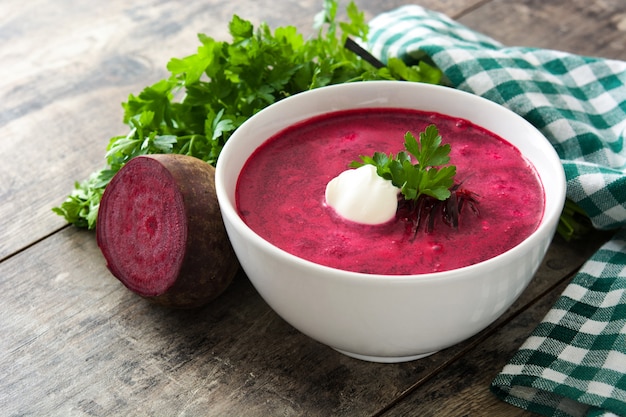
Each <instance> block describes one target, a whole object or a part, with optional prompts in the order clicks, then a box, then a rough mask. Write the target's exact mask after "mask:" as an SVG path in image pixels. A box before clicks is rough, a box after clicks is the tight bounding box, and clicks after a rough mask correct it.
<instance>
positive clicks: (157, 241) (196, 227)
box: [96, 154, 239, 308]
mask: <svg viewBox="0 0 626 417" xmlns="http://www.w3.org/2000/svg"><path fill="white" fill-rule="evenodd" d="M214 174H215V169H214V168H213V167H212V166H211V165H209V164H208V163H206V162H204V161H201V160H200V159H197V158H194V157H191V156H185V155H174V154H166V155H146V156H138V157H136V158H133V159H131V160H130V161H129V162H128V163H127V164H126V165H125V166H124V167H123V168H122V169H121V170H120V171H119V172H118V173H117V174H116V175H115V177H114V178H113V179H112V180H111V182H110V183H109V185H107V187H106V189H105V192H104V195H103V196H102V200H101V202H100V208H99V210H98V221H97V224H96V237H97V242H98V246H99V247H100V250H101V251H102V254H103V255H104V258H105V260H106V262H107V267H108V268H109V270H110V271H111V273H112V274H113V275H114V276H115V277H116V278H118V279H119V280H120V281H121V282H122V283H123V284H124V285H125V286H126V287H128V288H129V289H130V290H131V291H133V292H135V293H137V294H139V295H141V296H143V297H145V298H147V299H149V300H151V301H154V302H156V303H158V304H162V305H165V306H169V307H175V308H193V307H199V306H202V305H204V304H207V303H208V302H210V301H212V300H213V299H215V298H216V297H217V296H218V295H220V294H221V293H222V292H223V291H224V290H225V289H226V288H227V287H228V285H229V284H230V283H231V281H232V280H233V278H234V276H235V274H236V272H237V270H238V267H239V264H238V262H237V259H236V257H235V254H234V252H233V250H232V247H231V245H230V242H229V240H228V237H227V235H226V230H225V228H224V224H223V222H222V217H221V214H220V211H219V206H218V202H217V196H216V195H215V181H214Z"/></svg>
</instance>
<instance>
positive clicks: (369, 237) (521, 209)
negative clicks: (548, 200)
mask: <svg viewBox="0 0 626 417" xmlns="http://www.w3.org/2000/svg"><path fill="white" fill-rule="evenodd" d="M429 124H435V125H436V126H437V128H438V129H439V133H440V134H441V136H442V138H443V143H450V145H451V148H452V150H451V152H450V164H452V165H456V167H457V174H456V180H457V182H458V181H462V182H463V187H464V188H465V189H467V190H470V191H472V192H474V193H476V194H478V208H479V214H478V215H476V214H474V213H473V212H472V211H471V210H469V209H468V208H467V207H465V208H464V210H463V211H462V212H461V215H460V219H459V222H460V224H459V226H458V228H457V229H453V228H451V227H449V226H447V225H446V224H444V223H443V221H442V220H441V219H437V221H436V222H435V225H434V230H433V231H432V232H431V233H426V232H425V231H424V230H422V229H421V228H420V229H419V230H418V231H417V234H416V235H414V234H413V233H412V232H411V230H410V227H407V223H406V222H405V221H403V220H400V219H393V220H391V221H389V222H387V223H384V224H381V225H374V226H368V225H363V224H358V223H354V222H350V221H347V220H346V219H344V218H342V217H340V216H338V215H337V214H336V213H335V211H334V210H333V209H332V208H331V207H329V206H327V205H326V203H325V197H324V193H325V189H326V184H327V183H328V182H329V181H330V180H331V179H333V178H334V177H336V176H337V175H338V174H339V173H341V172H343V171H345V170H346V169H348V165H349V163H350V162H351V161H353V160H357V159H359V156H360V155H369V156H371V155H372V154H373V153H374V152H376V151H378V152H385V153H390V152H393V153H394V154H396V153H398V152H399V151H401V150H403V147H404V135H405V133H406V132H407V131H410V132H411V133H413V134H414V135H415V136H416V137H418V134H419V132H422V131H423V130H424V129H425V128H426V126H428V125H429ZM236 202H237V208H238V211H239V214H240V216H241V217H242V218H243V220H244V221H245V222H246V224H247V225H248V226H249V227H250V228H251V229H252V230H254V231H255V232H256V233H257V234H259V235H260V236H261V237H263V238H264V239H266V240H267V241H269V242H271V243H272V244H274V245H275V246H277V247H279V248H281V249H283V250H285V251H287V252H290V253H292V254H293V255H296V256H298V257H301V258H304V259H307V260H309V261H312V262H315V263H318V264H321V265H326V266H330V267H333V268H338V269H344V270H348V271H356V272H362V273H369V274H386V275H410V274H421V273H429V272H437V271H445V270H450V269H455V268H460V267H463V266H467V265H471V264H474V263H477V262H481V261H484V260H486V259H489V258H492V257H494V256H497V255H499V254H501V253H503V252H505V251H507V250H508V249H511V248H512V247H514V246H515V245H517V244H518V243H520V242H521V241H523V240H524V239H525V238H526V237H527V236H528V235H530V234H531V233H532V232H533V231H534V230H535V229H536V228H537V226H538V224H539V222H540V221H541V218H542V215H543V210H544V192H543V187H542V185H541V183H540V181H539V178H538V176H537V173H536V171H535V169H534V168H533V167H532V166H531V165H530V163H529V162H528V161H527V160H526V159H525V158H524V157H523V156H522V155H521V154H520V152H519V150H518V149H517V148H515V147H514V146H512V145H511V144H510V143H508V142H506V141H505V140H503V139H502V138H500V137H498V136H496V135H495V134H493V133H491V132H489V131H487V130H485V129H483V128H480V127H478V126H476V125H474V124H472V123H470V122H468V121H466V120H460V119H456V118H451V117H448V116H445V115H441V114H434V113H426V112H419V111H412V110H398V109H378V108H376V109H365V110H354V111H342V112H335V113H330V114H327V115H324V116H321V117H316V118H313V119H311V120H308V121H305V122H303V123H300V124H298V125H294V126H291V127H289V128H287V129H285V130H284V131H282V132H280V133H278V134H276V135H275V136H273V137H272V138H270V139H268V140H267V141H266V142H265V143H264V144H263V145H262V146H260V147H259V148H258V149H257V150H256V151H255V152H254V154H253V155H252V156H251V157H250V158H249V159H248V161H247V162H246V164H245V166H244V168H243V170H242V172H241V174H240V176H239V180H238V184H237V189H236Z"/></svg>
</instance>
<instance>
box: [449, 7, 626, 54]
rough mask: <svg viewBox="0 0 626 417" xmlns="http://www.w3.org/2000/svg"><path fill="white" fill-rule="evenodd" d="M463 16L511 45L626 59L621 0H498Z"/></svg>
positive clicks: (469, 23) (624, 15)
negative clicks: (512, 0) (513, 0)
mask: <svg viewBox="0 0 626 417" xmlns="http://www.w3.org/2000/svg"><path fill="white" fill-rule="evenodd" d="M459 20H460V21H461V22H463V23H464V24H466V25H467V26H469V27H471V28H473V29H476V30H479V31H481V32H483V33H485V34H487V35H489V36H492V37H494V38H495V39H497V40H498V41H500V42H502V43H504V44H505V45H508V46H531V47H538V48H548V49H557V50H562V51H568V52H572V53H575V54H581V55H588V56H600V57H603V58H614V59H621V60H624V59H626V2H624V1H622V0H602V1H600V0H595V1H589V0H551V1H541V0H523V1H515V2H511V1H505V0H495V1H491V2H488V3H487V4H485V5H484V6H483V7H480V8H478V9H477V10H475V11H472V12H471V13H469V14H467V15H464V16H463V17H462V18H460V19H459Z"/></svg>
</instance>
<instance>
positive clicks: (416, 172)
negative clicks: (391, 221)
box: [350, 125, 456, 201]
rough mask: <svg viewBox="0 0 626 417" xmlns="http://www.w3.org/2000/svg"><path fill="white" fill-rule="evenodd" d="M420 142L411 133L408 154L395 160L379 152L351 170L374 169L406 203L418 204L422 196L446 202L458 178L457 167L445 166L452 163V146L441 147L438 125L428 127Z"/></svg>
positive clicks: (407, 139) (407, 137)
mask: <svg viewBox="0 0 626 417" xmlns="http://www.w3.org/2000/svg"><path fill="white" fill-rule="evenodd" d="M419 138H420V140H419V141H418V140H417V139H416V138H415V136H413V134H412V133H411V132H407V133H406V134H405V135H404V148H405V150H406V152H405V151H401V152H399V153H398V154H397V155H395V156H394V155H393V154H389V155H386V154H384V153H381V152H375V153H374V155H373V156H372V157H369V156H361V157H360V158H361V161H353V162H352V163H351V164H350V166H351V167H359V166H362V165H364V164H371V165H374V166H375V167H376V172H377V173H378V175H379V176H381V177H382V178H385V179H388V180H390V181H391V182H392V184H393V185H395V186H396V187H398V188H400V191H401V192H402V195H403V196H404V198H405V199H406V200H417V199H418V198H420V196H422V195H427V196H430V197H433V198H435V199H437V200H442V201H443V200H446V199H447V198H449V197H450V194H451V193H450V188H451V187H452V186H453V185H454V176H455V175H456V167H455V166H454V165H448V166H442V165H445V164H447V163H448V162H449V161H450V157H449V154H450V145H449V144H444V145H442V144H441V142H442V138H441V136H440V135H439V130H438V129H437V127H436V126H435V125H429V126H428V127H426V129H425V130H424V131H423V132H421V133H420V134H419ZM411 156H412V157H413V158H414V160H415V161H416V162H415V163H414V162H413V160H412V158H411Z"/></svg>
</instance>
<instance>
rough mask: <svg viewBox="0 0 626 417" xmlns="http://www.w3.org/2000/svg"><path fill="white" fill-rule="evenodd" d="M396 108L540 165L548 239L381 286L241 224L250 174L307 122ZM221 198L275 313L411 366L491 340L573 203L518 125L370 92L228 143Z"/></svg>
mask: <svg viewBox="0 0 626 417" xmlns="http://www.w3.org/2000/svg"><path fill="white" fill-rule="evenodd" d="M371 107H394V108H410V109H418V110H425V111H433V112H439V113H443V114H447V115H450V116H455V117H460V118H464V119H467V120H470V121H472V122H474V123H475V124H477V125H479V126H482V127H484V128H487V129H488V130H490V131H492V132H494V133H496V134H498V135H500V136H501V137H503V138H504V139H506V140H507V141H509V142H510V143H512V144H513V145H515V146H516V147H517V148H519V149H520V151H521V152H522V153H523V154H524V155H525V156H526V157H527V158H528V159H529V160H530V161H531V162H532V163H533V164H534V166H535V168H536V169H537V171H538V173H539V176H540V179H541V181H542V182H543V186H544V189H545V195H546V201H545V213H544V217H543V220H542V222H541V224H540V225H539V227H538V228H537V230H536V231H535V232H534V233H533V234H532V235H531V236H530V237H528V238H527V239H526V240H525V241H523V242H522V243H520V244H519V245H518V246H516V247H514V248H513V249H511V250H509V251H508V252H505V253H504V254H502V255H499V256H497V257H495V258H492V259H489V260H487V261H484V262H481V263H478V264H475V265H472V266H468V267H465V268H460V269H456V270H452V271H445V272H437V273H431V274H422V275H410V276H394V275H389V276H387V275H370V274H362V273H355V272H348V271H343V270H337V269H333V268H329V267H326V266H321V265H318V264H315V263H312V262H309V261H306V260H303V259H301V258H298V257H296V256H294V255H291V254H289V253H287V252H285V251H283V250H281V249H278V248H277V247H275V246H273V245H272V244H270V243H268V242H267V241H265V240H264V239H262V238H261V237H260V236H258V235H257V234H256V233H255V232H253V231H252V230H251V229H250V228H249V227H248V226H247V225H246V224H245V223H244V222H243V221H242V219H241V218H240V217H239V215H238V214H237V211H236V204H235V187H236V184H237V178H238V176H239V172H240V170H241V168H242V166H243V165H244V163H245V162H246V160H247V159H248V157H249V156H250V155H251V153H252V152H253V151H254V150H255V148H257V147H258V146H259V145H261V143H263V142H264V141H265V140H267V139H268V138H270V137H271V136H272V135H273V134H275V133H277V132H279V131H281V130H282V129H284V128H285V127H287V126H290V125H292V124H294V123H296V122H299V121H302V120H306V119H309V118H310V117H313V116H317V115H320V114H324V113H327V112H331V111H337V110H344V109H354V108H371ZM215 182H216V188H217V197H218V200H219V203H220V208H221V211H222V216H223V219H224V223H225V225H226V230H227V232H228V235H229V238H230V240H231V242H232V245H233V247H234V249H235V252H236V254H237V256H238V258H239V261H240V262H241V265H242V267H243V269H244V271H245V272H246V274H247V275H248V277H249V279H250V281H251V282H252V284H253V285H254V286H255V288H256V289H257V291H258V292H259V293H260V295H261V296H262V297H263V298H264V299H265V301H266V302H267V303H268V304H269V305H270V306H271V307H272V308H273V309H274V310H275V311H276V312H277V313H278V314H279V315H280V316H281V317H282V318H283V319H285V320H286V321H287V322H288V323H290V324H291V325H292V326H294V327H295V328H296V329H298V330H300V331H301V332H302V333H304V334H306V335H308V336H310V337H311V338H313V339H315V340H317V341H319V342H321V343H324V344H326V345H328V346H331V347H332V348H334V349H336V350H338V351H340V352H342V353H344V354H346V355H349V356H352V357H356V358H359V359H363V360H369V361H374V362H401V361H408V360H413V359H418V358H420V357H424V356H426V355H429V354H431V353H434V352H436V351H438V350H441V349H444V348H446V347H449V346H452V345H454V344H456V343H458V342H461V341H463V340H465V339H467V338H469V337H471V336H473V335H475V334H476V333H478V332H480V331H481V330H483V329H484V328H485V327H487V326H488V325H489V324H490V323H492V322H493V321H494V320H495V319H497V318H498V317H499V316H500V315H501V314H502V313H503V312H504V311H505V310H507V309H508V308H509V307H510V306H511V304H512V303H513V302H514V301H515V300H516V299H517V298H518V296H519V295H520V294H521V293H522V291H523V290H524V289H525V288H526V286H527V285H528V283H529V282H530V280H531V279H532V277H533V275H534V274H535V272H536V271H537V269H538V267H539V265H540V263H541V261H542V259H543V257H544V255H545V253H546V251H547V249H548V246H549V244H550V241H551V239H552V237H553V235H554V232H555V230H556V226H557V223H558V219H559V216H560V213H561V210H562V207H563V203H564V200H565V175H564V172H563V168H562V166H561V163H560V161H559V158H558V156H557V155H556V153H555V151H554V149H553V148H552V146H551V145H550V143H549V142H548V141H547V139H546V138H545V137H544V136H543V135H542V134H541V133H540V132H539V131H538V130H537V129H535V128H534V127H533V126H532V125H530V124H529V123H528V122H526V121H525V120H524V119H523V118H521V117H519V116H518V115H516V114H515V113H513V112H511V111H509V110H507V109H505V108H504V107H502V106H499V105H497V104H494V103H493V102H490V101H488V100H485V99H482V98H480V97H478V96H475V95H471V94H468V93H464V92H461V91H458V90H454V89H451V88H447V87H441V86H433V85H426V84H420V83H408V82H399V81H371V82H359V83H351V84H341V85H336V86H330V87H324V88H319V89H315V90H312V91H308V92H305V93H301V94H298V95H294V96H292V97H290V98H287V99H284V100H282V101H280V102H278V103H276V104H273V105H271V106H269V107H267V108H266V109H264V110H262V111H261V112H259V113H258V114H256V115H255V116H253V117H251V118H250V119H249V120H248V121H246V122H245V123H244V124H243V125H242V126H241V127H240V128H238V129H237V131H236V132H235V133H234V134H233V135H232V136H231V138H230V139H229V140H228V142H227V144H226V146H225V147H224V149H223V150H222V153H221V155H220V157H219V160H218V163H217V169H216V180H215Z"/></svg>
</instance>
